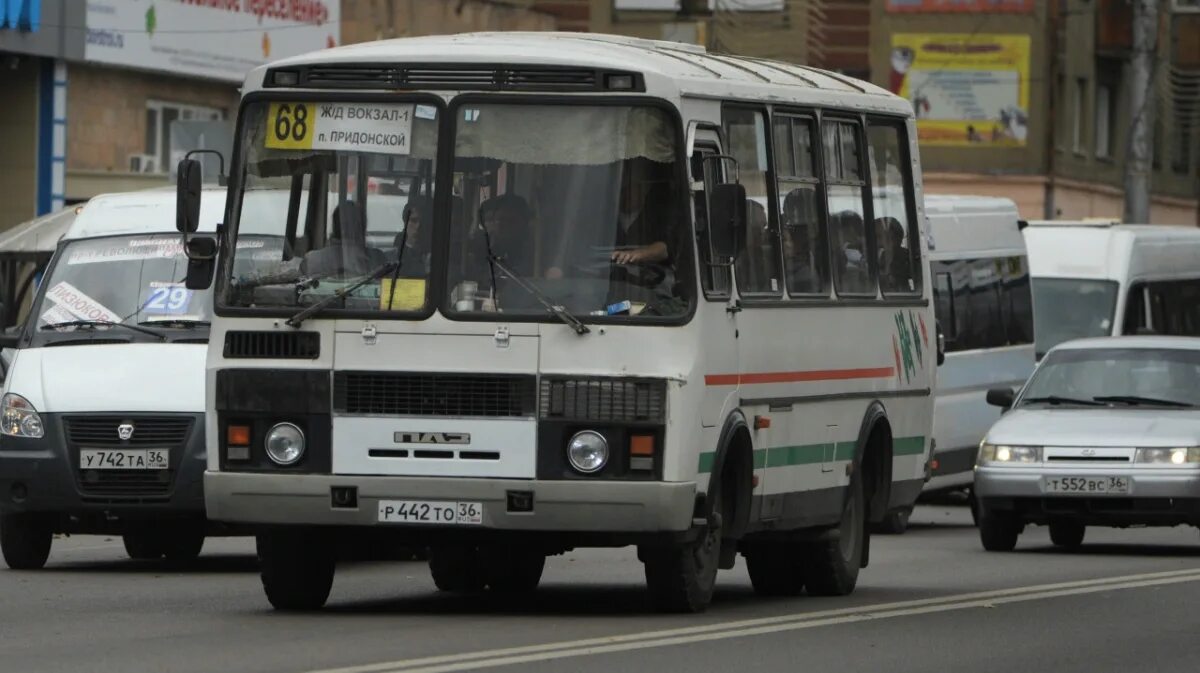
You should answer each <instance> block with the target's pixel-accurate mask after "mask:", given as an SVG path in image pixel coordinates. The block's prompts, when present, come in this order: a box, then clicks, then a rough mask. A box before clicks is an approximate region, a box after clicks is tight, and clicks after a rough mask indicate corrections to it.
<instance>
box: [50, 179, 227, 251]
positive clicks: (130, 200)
mask: <svg viewBox="0 0 1200 673" xmlns="http://www.w3.org/2000/svg"><path fill="white" fill-rule="evenodd" d="M224 212H225V189H224V188H212V189H209V188H205V189H204V191H203V194H202V196H201V199H200V231H206V232H212V231H216V230H217V223H218V222H220V221H221V219H222V216H223V215H224ZM175 231H176V229H175V188H173V187H162V188H158V189H147V190H142V191H137V192H121V193H115V194H101V195H99V196H95V197H92V199H91V200H89V201H88V202H87V205H85V206H84V207H83V210H81V211H79V214H78V215H77V216H76V217H75V221H74V222H73V223H72V224H71V228H70V229H68V230H67V233H66V234H64V235H63V240H70V239H76V238H93V237H97V236H121V235H125V236H128V235H136V234H157V233H174V232H175Z"/></svg>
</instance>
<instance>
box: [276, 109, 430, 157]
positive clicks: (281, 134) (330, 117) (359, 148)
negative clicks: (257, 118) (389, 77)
mask: <svg viewBox="0 0 1200 673" xmlns="http://www.w3.org/2000/svg"><path fill="white" fill-rule="evenodd" d="M412 120H413V105H412V104H395V103H284V102H278V103H271V106H270V108H269V109H268V111H267V120H266V124H267V128H266V129H265V130H266V141H265V144H266V146H267V147H269V148H271V149H277V150H345V151H355V152H379V153H381V154H408V153H409V151H410V149H409V143H410V141H411V137H412Z"/></svg>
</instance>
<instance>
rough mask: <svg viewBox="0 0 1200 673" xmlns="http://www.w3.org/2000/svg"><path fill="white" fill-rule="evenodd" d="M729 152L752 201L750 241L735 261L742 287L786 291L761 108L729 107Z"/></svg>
mask: <svg viewBox="0 0 1200 673" xmlns="http://www.w3.org/2000/svg"><path fill="white" fill-rule="evenodd" d="M725 133H726V137H727V138H728V139H729V154H730V155H731V156H732V157H733V158H734V159H736V160H737V162H738V177H739V179H740V180H741V183H742V185H743V186H744V187H745V188H746V198H747V201H748V209H747V218H746V244H745V246H744V247H743V249H742V254H741V255H739V256H738V259H737V263H736V265H735V267H736V271H737V279H738V289H739V291H740V292H742V293H748V294H777V293H780V292H782V291H783V288H782V286H781V283H780V273H779V240H778V237H777V236H776V232H775V230H774V229H773V228H772V226H771V213H770V210H769V202H770V185H769V183H768V180H769V178H770V176H769V172H770V168H769V166H770V164H769V161H768V155H767V123H766V116H765V115H764V113H763V112H762V111H761V110H753V109H747V108H726V110H725Z"/></svg>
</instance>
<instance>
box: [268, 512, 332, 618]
mask: <svg viewBox="0 0 1200 673" xmlns="http://www.w3.org/2000/svg"><path fill="white" fill-rule="evenodd" d="M256 542H257V546H258V559H259V563H260V564H261V568H262V569H261V575H262V585H263V591H264V592H265V593H266V594H267V600H268V601H270V602H271V605H272V606H274V607H275V609H276V610H288V611H292V610H316V609H319V608H320V607H322V606H323V605H325V601H327V600H329V591H330V589H332V588H333V574H334V570H335V568H336V566H337V559H336V556H335V555H334V551H333V548H332V546H331V545H330V544H329V541H328V540H327V539H326V538H325V536H322V535H319V534H316V533H312V532H309V531H304V530H296V531H290V530H289V531H272V532H268V533H260V534H259V535H258V537H257V541H256Z"/></svg>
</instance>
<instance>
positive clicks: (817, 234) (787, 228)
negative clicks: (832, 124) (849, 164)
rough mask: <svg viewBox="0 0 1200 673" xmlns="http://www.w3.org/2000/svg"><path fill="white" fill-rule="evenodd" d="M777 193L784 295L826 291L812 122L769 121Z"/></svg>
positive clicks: (797, 119)
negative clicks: (773, 149)
mask: <svg viewBox="0 0 1200 673" xmlns="http://www.w3.org/2000/svg"><path fill="white" fill-rule="evenodd" d="M773 133H774V141H775V175H776V185H777V191H776V193H777V194H778V196H779V200H780V201H779V221H780V225H781V226H780V233H781V234H782V235H783V265H784V275H785V277H786V279H787V289H788V293H789V294H817V295H828V294H829V270H828V266H829V264H828V262H829V253H828V252H827V249H826V246H825V238H824V236H822V233H821V210H820V192H819V190H818V187H819V185H820V182H819V180H818V178H817V167H816V165H815V160H814V158H813V123H812V120H811V119H807V118H804V117H792V116H788V115H779V116H776V117H775V120H774V124H773Z"/></svg>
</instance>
